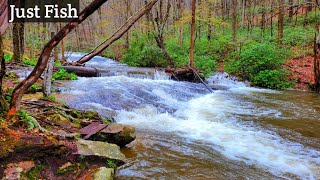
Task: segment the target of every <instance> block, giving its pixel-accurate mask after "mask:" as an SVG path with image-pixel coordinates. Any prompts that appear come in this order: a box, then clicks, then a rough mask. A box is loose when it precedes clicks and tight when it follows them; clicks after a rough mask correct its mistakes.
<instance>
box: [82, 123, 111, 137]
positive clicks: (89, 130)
mask: <svg viewBox="0 0 320 180" xmlns="http://www.w3.org/2000/svg"><path fill="white" fill-rule="evenodd" d="M107 126H108V125H107V124H101V123H100V122H94V123H92V124H90V125H89V126H86V127H84V128H82V129H80V134H81V135H85V137H84V138H83V139H89V138H90V137H91V136H92V135H94V134H96V133H98V132H99V131H101V130H102V129H104V128H106V127H107Z"/></svg>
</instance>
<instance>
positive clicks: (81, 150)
mask: <svg viewBox="0 0 320 180" xmlns="http://www.w3.org/2000/svg"><path fill="white" fill-rule="evenodd" d="M76 145H77V152H76V154H79V155H83V156H93V157H100V158H106V159H112V160H115V161H117V163H118V164H123V163H124V162H125V156H124V155H123V154H122V153H121V152H120V148H119V146H117V145H115V144H109V143H106V142H99V141H87V140H82V139H79V140H78V141H77V142H76Z"/></svg>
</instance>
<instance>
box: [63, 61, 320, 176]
mask: <svg viewBox="0 0 320 180" xmlns="http://www.w3.org/2000/svg"><path fill="white" fill-rule="evenodd" d="M71 58H72V57H71ZM101 58H102V57H99V58H98V59H94V60H93V62H92V63H91V65H92V66H95V65H94V64H95V63H96V64H97V62H99V63H98V64H99V68H102V69H103V68H104V67H103V66H104V64H105V66H106V68H110V67H113V66H115V67H116V68H115V69H118V70H119V71H120V70H121V69H122V70H123V71H126V68H130V67H127V66H125V65H121V64H119V63H114V62H113V61H111V60H109V59H106V58H102V59H103V61H104V62H102V61H101ZM89 65H90V64H89ZM142 71H143V69H142V70H141V72H142ZM149 72H150V70H148V73H147V74H146V76H139V77H136V76H130V74H124V75H122V76H119V75H116V76H108V77H96V78H79V80H77V81H72V82H67V83H65V84H64V88H63V89H62V90H63V91H62V95H61V97H60V98H61V99H62V100H64V101H65V102H67V103H68V104H69V105H70V106H72V107H74V108H78V109H93V110H96V111H97V112H99V113H100V115H101V116H103V117H106V118H108V117H110V115H112V116H113V117H114V119H115V120H116V121H117V122H119V123H123V124H130V125H133V126H135V127H136V128H137V132H138V134H137V140H136V141H135V142H134V143H132V144H131V145H130V147H129V148H126V149H123V153H125V154H126V156H127V157H128V160H129V162H128V163H127V164H126V165H125V166H123V167H120V168H119V169H118V172H117V179H238V178H240V179H270V178H272V179H320V96H319V95H316V94H312V93H306V92H300V91H299V92H297V91H274V90H266V89H258V88H252V87H249V85H248V84H246V83H242V82H238V81H236V80H235V79H232V78H231V77H227V75H226V74H221V73H220V74H216V75H213V76H212V77H211V78H209V79H208V80H207V82H208V83H209V85H211V86H219V87H223V88H220V89H221V90H215V91H214V92H213V93H209V92H208V90H207V89H206V88H205V87H204V86H203V85H202V84H194V83H188V82H176V81H171V80H169V79H168V77H167V76H166V75H165V74H164V73H163V72H154V73H153V74H150V73H149Z"/></svg>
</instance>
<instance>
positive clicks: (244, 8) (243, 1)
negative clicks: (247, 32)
mask: <svg viewBox="0 0 320 180" xmlns="http://www.w3.org/2000/svg"><path fill="white" fill-rule="evenodd" d="M245 17H246V0H242V12H241V27H242V28H243V27H244V20H245Z"/></svg>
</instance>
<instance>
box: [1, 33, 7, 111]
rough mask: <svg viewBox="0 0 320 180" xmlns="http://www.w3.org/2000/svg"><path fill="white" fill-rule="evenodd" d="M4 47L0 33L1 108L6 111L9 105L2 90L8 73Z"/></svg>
mask: <svg viewBox="0 0 320 180" xmlns="http://www.w3.org/2000/svg"><path fill="white" fill-rule="evenodd" d="M3 50H4V47H3V42H2V35H1V34H0V61H1V64H0V65H1V68H0V110H1V111H3V112H5V111H7V110H8V105H7V102H6V100H5V98H4V97H3V92H2V82H3V77H4V76H5V74H6V64H5V59H4V53H3Z"/></svg>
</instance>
